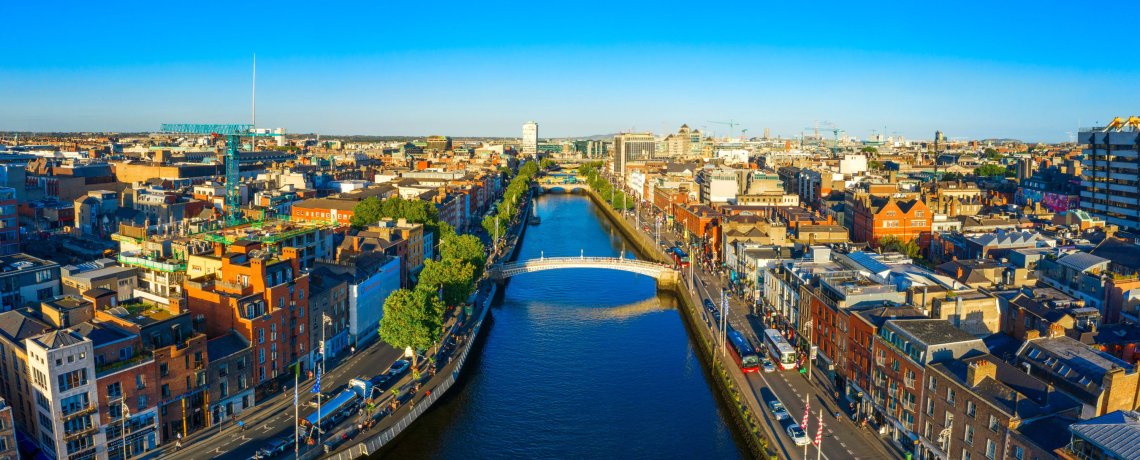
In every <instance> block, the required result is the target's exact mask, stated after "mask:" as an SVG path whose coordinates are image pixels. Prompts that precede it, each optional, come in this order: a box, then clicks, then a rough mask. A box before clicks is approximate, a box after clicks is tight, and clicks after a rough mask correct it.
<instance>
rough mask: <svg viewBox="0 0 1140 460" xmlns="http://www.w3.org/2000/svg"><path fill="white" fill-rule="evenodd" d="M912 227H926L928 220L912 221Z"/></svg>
mask: <svg viewBox="0 0 1140 460" xmlns="http://www.w3.org/2000/svg"><path fill="white" fill-rule="evenodd" d="M910 226H911V227H925V226H926V220H925V219H917V220H912V221H910Z"/></svg>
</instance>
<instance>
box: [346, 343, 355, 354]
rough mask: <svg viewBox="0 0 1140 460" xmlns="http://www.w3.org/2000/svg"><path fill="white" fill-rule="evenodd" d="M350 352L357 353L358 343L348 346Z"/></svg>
mask: <svg viewBox="0 0 1140 460" xmlns="http://www.w3.org/2000/svg"><path fill="white" fill-rule="evenodd" d="M348 350H349V353H356V345H353V346H351V347H348Z"/></svg>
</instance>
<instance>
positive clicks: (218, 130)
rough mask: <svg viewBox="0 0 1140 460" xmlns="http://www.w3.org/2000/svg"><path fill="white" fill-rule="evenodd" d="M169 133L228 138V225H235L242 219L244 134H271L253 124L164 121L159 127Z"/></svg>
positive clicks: (226, 164)
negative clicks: (240, 151)
mask: <svg viewBox="0 0 1140 460" xmlns="http://www.w3.org/2000/svg"><path fill="white" fill-rule="evenodd" d="M159 131H160V132H162V133H168V134H204V135H209V136H211V137H212V138H215V139H217V138H219V137H225V138H226V156H225V166H226V217H225V222H226V225H227V226H228V225H234V224H237V223H238V222H240V221H241V212H240V211H241V194H240V190H239V189H238V182H239V181H240V179H239V174H238V162H239V160H238V148H240V147H241V138H242V136H248V137H257V136H271V134H268V133H266V134H260V133H255V132H253V125H242V124H228V125H227V124H221V125H211V124H192V123H163V124H162V127H161V128H160V129H159Z"/></svg>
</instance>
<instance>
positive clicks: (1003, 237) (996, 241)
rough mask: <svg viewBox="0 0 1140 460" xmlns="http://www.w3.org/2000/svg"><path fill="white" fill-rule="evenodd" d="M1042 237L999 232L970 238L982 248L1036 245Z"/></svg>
mask: <svg viewBox="0 0 1140 460" xmlns="http://www.w3.org/2000/svg"><path fill="white" fill-rule="evenodd" d="M1039 237H1040V235H1038V234H1036V233H1033V232H1028V231H1022V232H1003V231H997V232H994V233H986V234H984V235H980V236H977V237H973V238H969V239H970V240H972V241H973V242H975V243H977V244H979V245H981V246H1019V245H1027V244H1029V245H1035V244H1037V240H1038V239H1039Z"/></svg>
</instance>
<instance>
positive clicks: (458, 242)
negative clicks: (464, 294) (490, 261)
mask: <svg viewBox="0 0 1140 460" xmlns="http://www.w3.org/2000/svg"><path fill="white" fill-rule="evenodd" d="M485 250H486V248H485V247H484V246H483V242H482V241H480V240H479V238H477V237H476V236H475V235H454V236H450V237H447V238H444V239H443V241H440V243H439V253H440V256H441V257H442V258H444V259H455V260H460V261H463V262H467V263H469V264H471V265H473V266H474V267H475V268H476V275H475V277H476V278H478V277H479V275H480V274H482V271H483V267H484V265H485V263H486V262H487V256H486V253H485V252H484V251H485Z"/></svg>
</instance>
